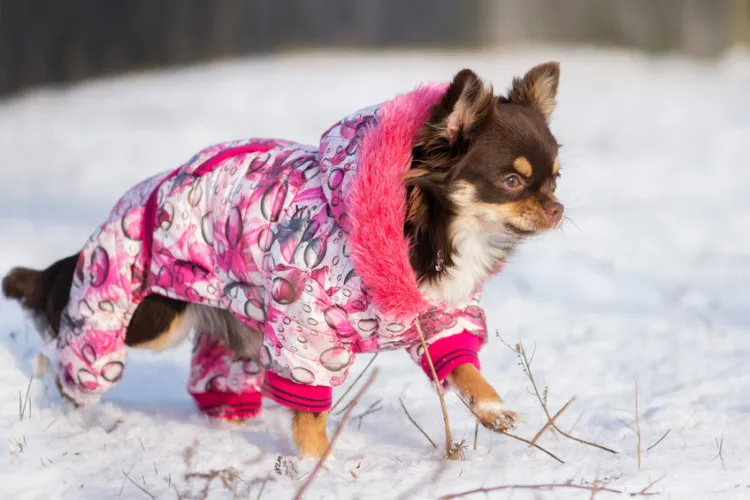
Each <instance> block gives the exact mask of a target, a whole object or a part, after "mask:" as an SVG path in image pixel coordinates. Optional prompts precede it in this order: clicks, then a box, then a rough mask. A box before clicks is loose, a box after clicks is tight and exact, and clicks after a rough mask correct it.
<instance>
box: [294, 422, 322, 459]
mask: <svg viewBox="0 0 750 500" xmlns="http://www.w3.org/2000/svg"><path fill="white" fill-rule="evenodd" d="M292 412H293V416H292V438H293V439H294V444H295V446H297V450H299V455H300V456H301V457H309V458H321V457H322V456H323V455H325V453H326V450H328V445H329V443H328V435H327V434H326V422H327V420H328V412H327V411H322V412H309V411H302V410H292Z"/></svg>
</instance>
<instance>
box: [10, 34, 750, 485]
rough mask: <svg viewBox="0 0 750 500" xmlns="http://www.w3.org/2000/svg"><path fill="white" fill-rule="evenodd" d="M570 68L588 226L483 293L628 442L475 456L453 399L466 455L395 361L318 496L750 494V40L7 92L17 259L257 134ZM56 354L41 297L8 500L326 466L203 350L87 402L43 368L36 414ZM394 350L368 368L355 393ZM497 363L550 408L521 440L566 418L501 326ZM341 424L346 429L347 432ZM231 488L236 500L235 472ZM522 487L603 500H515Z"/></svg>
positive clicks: (607, 432)
mask: <svg viewBox="0 0 750 500" xmlns="http://www.w3.org/2000/svg"><path fill="white" fill-rule="evenodd" d="M548 59H559V60H560V61H561V62H562V82H561V89H560V96H559V102H560V105H559V107H558V110H557V112H556V113H555V115H554V120H553V125H552V128H553V131H554V132H555V133H556V135H557V137H558V140H559V142H561V143H562V144H563V145H564V147H563V149H562V150H561V160H562V161H561V163H562V172H563V177H562V179H561V181H560V188H559V194H560V198H561V200H562V201H563V202H564V203H565V204H566V206H567V215H568V216H569V217H570V219H571V220H569V221H567V222H566V223H565V224H564V226H563V228H562V230H559V231H556V232H554V233H551V234H549V235H546V236H543V237H539V238H537V239H535V240H533V241H530V242H528V243H527V244H525V245H524V247H523V248H522V250H521V251H520V252H519V253H518V255H517V256H516V257H515V258H514V260H513V262H512V263H511V264H510V265H508V266H506V270H505V271H504V272H503V273H502V274H501V275H500V276H499V277H497V278H495V279H493V280H492V281H491V282H490V283H489V284H488V286H487V287H486V293H485V296H484V298H483V303H484V306H485V307H486V310H487V313H488V322H489V328H490V330H491V331H492V332H495V331H497V332H498V335H499V336H500V337H502V339H504V340H505V341H506V342H508V343H510V344H515V343H516V342H518V340H519V339H522V340H523V342H524V344H525V346H526V348H527V349H528V350H529V352H531V351H532V350H533V349H535V356H534V359H533V364H532V372H533V374H534V376H535V377H536V378H537V380H538V382H539V383H540V385H547V386H548V387H549V407H550V411H551V412H555V411H557V410H558V409H559V408H560V407H561V406H562V405H563V404H564V403H565V402H567V400H568V399H569V398H570V397H571V396H572V395H573V394H575V395H577V400H576V402H575V403H573V405H572V406H571V408H570V409H569V410H567V411H566V412H565V413H564V414H563V415H562V416H561V417H560V419H559V421H558V423H559V425H560V427H561V428H562V429H564V430H567V429H570V428H571V427H574V430H573V431H572V432H573V434H575V435H578V436H580V437H582V438H585V439H588V440H592V441H595V442H597V443H601V444H603V445H605V446H608V447H611V448H614V449H616V450H617V451H619V454H618V455H610V454H608V453H606V452H603V451H600V450H597V449H594V448H591V447H587V446H584V445H582V444H579V443H576V442H573V441H569V440H567V439H564V438H559V439H558V438H556V437H555V436H553V435H552V434H551V433H549V432H548V433H546V434H545V435H544V436H543V437H542V438H541V440H540V444H541V445H542V446H544V447H546V448H548V449H549V450H550V451H552V452H553V453H555V454H556V455H558V456H559V457H560V458H562V459H563V460H564V461H565V464H562V465H561V464H558V463H557V462H555V461H554V460H552V459H550V458H549V457H548V456H546V455H544V454H543V453H540V452H539V451H538V450H534V449H529V448H527V447H526V445H524V444H523V443H519V442H517V441H513V440H511V439H509V438H507V437H504V436H500V435H496V434H492V433H490V432H489V431H486V430H484V429H481V430H480V432H479V446H478V449H477V450H476V451H474V450H473V449H472V446H471V444H472V441H473V434H474V423H473V417H472V416H471V415H470V414H469V413H468V412H467V411H466V410H465V409H464V407H463V406H462V404H461V403H460V402H459V401H458V399H457V398H456V396H455V394H449V395H448V396H447V403H448V407H449V411H450V415H451V424H452V428H453V433H454V437H455V438H456V439H458V440H461V439H465V440H466V441H467V443H468V444H469V449H468V450H467V451H466V458H465V460H463V461H458V462H450V463H446V462H443V461H442V460H441V455H440V451H439V450H435V449H433V448H432V447H431V446H430V445H429V443H428V442H427V441H426V440H425V439H424V438H423V436H422V435H421V434H420V433H419V431H418V430H417V429H415V428H414V427H413V426H412V424H411V423H409V421H408V419H407V418H406V415H405V414H404V413H403V410H402V409H401V407H400V404H399V398H402V399H403V401H404V402H405V404H406V405H407V407H408V409H409V412H410V413H411V415H412V416H413V417H414V418H415V419H416V420H417V421H418V422H419V423H420V424H421V425H422V426H423V428H424V429H425V431H426V432H427V433H428V434H429V435H430V436H431V437H432V439H433V440H434V441H435V442H437V443H438V445H440V443H442V440H443V430H442V429H443V422H442V417H441V415H440V409H439V402H438V400H437V398H436V396H435V394H434V391H433V390H432V388H431V386H430V383H429V381H428V380H427V379H426V378H425V377H424V376H423V375H422V373H421V372H420V370H418V369H417V368H416V367H415V366H413V365H412V363H411V361H410V360H409V359H408V356H406V355H405V354H403V353H383V354H381V355H380V356H378V358H377V360H375V363H374V366H377V367H379V368H380V372H379V376H378V378H377V379H376V381H375V383H374V385H373V386H372V387H371V389H370V390H369V391H368V392H367V393H366V395H365V397H364V399H363V401H362V402H361V403H360V405H359V407H358V408H356V409H355V410H354V413H353V414H354V415H355V416H356V415H358V414H361V413H362V412H364V411H365V410H366V409H367V408H368V407H369V406H370V405H371V404H373V403H375V402H376V401H378V400H380V401H381V403H380V404H381V405H382V407H383V409H382V410H380V411H378V412H376V413H373V414H371V415H368V416H366V417H364V418H362V419H353V420H352V421H350V422H349V423H348V424H347V426H346V428H345V429H344V432H343V433H342V435H341V437H340V439H339V441H338V442H337V444H336V448H335V455H336V460H335V461H334V462H331V463H329V464H328V465H327V466H326V469H327V470H324V471H322V472H321V474H320V475H319V476H318V477H317V478H316V479H315V481H314V482H313V483H312V485H311V486H310V488H309V490H308V493H307V494H306V498H311V499H318V498H355V497H356V498H396V497H399V496H402V497H404V498H406V497H411V498H436V497H438V496H440V495H443V494H448V493H454V492H460V491H463V490H469V489H473V488H477V487H481V486H487V487H491V486H499V485H504V484H506V485H507V484H535V483H550V482H560V483H561V482H567V481H571V482H573V483H575V484H591V483H592V482H593V481H594V480H596V479H598V480H599V482H600V484H602V483H606V484H607V485H608V486H609V487H611V488H615V489H621V490H625V491H628V492H636V491H639V490H641V489H642V488H644V487H645V486H646V485H648V484H649V483H650V482H652V481H654V480H656V479H658V478H660V477H662V476H663V477H664V478H663V479H662V480H661V481H660V482H659V483H658V484H656V485H655V486H653V488H652V490H653V491H660V492H661V493H662V498H676V499H686V498H715V499H729V498H750V474H748V471H750V441H749V440H748V435H749V434H750V433H749V432H748V431H750V371H748V369H747V363H748V360H750V331H749V330H750V308H749V307H748V304H750V250H749V249H750V246H749V245H748V244H749V243H750V237H748V236H747V228H748V227H750V196H748V194H747V193H748V191H749V190H750V171H749V170H748V168H749V166H748V158H750V139H749V138H750V92H748V89H750V55H748V54H743V53H741V52H735V53H730V54H727V55H726V56H725V57H723V58H722V59H721V60H719V61H717V62H705V61H690V60H686V59H682V58H679V57H676V56H670V57H662V58H650V57H646V56H643V55H638V54H634V53H628V52H615V51H601V50H594V49H589V48H587V49H564V48H548V47H534V48H507V49H504V50H494V51H489V52H471V53H462V52H450V53H439V52H424V53H419V52H413V53H412V52H409V53H397V52H392V53H346V52H343V53H308V54H303V55H287V56H283V57H269V58H257V59H246V60H240V61H231V62H222V63H217V64H213V65H209V66H202V67H193V68H188V69H182V70H173V71H170V72H157V73H148V74H139V75H132V76H128V77H122V78H112V79H105V80H99V81H95V82H90V83H84V84H80V85H77V86H73V87H70V88H62V89H47V90H39V91H35V92H30V93H27V94H24V95H22V96H19V97H16V98H13V99H10V100H6V101H4V102H0V165H1V167H0V186H1V187H0V227H2V228H3V235H2V238H0V273H3V274H4V273H5V272H6V271H7V270H8V269H9V268H10V267H11V266H13V265H18V264H23V265H28V266H38V267H41V266H45V265H47V264H49V263H51V262H52V261H53V260H55V259H57V258H60V257H62V256H65V255H68V254H70V253H73V252H74V251H76V250H77V249H78V247H79V246H80V245H81V244H82V242H83V241H84V239H85V238H86V237H87V236H88V235H89V233H90V232H91V231H92V230H93V229H94V228H95V226H96V225H97V224H98V223H99V222H100V221H101V220H102V218H103V217H104V215H105V214H106V213H107V211H108V210H109V208H110V206H111V205H112V204H113V202H114V201H115V200H116V198H117V197H118V196H119V195H120V194H121V193H122V192H124V191H125V189H126V188H127V187H129V186H130V185H132V184H134V183H135V182H137V181H138V180H140V179H142V178H144V177H146V176H149V175H152V174H153V173H155V172H157V171H161V170H166V169H170V168H173V167H175V166H177V165H178V164H179V163H181V162H183V161H184V160H186V159H187V158H189V157H190V156H191V155H192V154H193V153H194V152H196V151H197V150H199V149H200V148H202V147H203V146H205V145H208V144H211V143H214V142H220V141H223V140H227V139H233V138H240V137H246V136H271V137H283V138H291V139H296V140H301V141H308V142H315V141H316V140H317V138H318V136H319V134H320V133H322V132H323V131H324V130H325V129H326V128H327V127H328V126H329V125H330V124H331V123H333V122H334V121H335V120H336V119H338V118H340V117H341V116H343V115H345V114H348V113H349V112H351V111H353V110H355V109H358V108H360V107H363V106H366V105H369V104H372V103H374V102H377V101H380V100H384V99H387V98H389V97H391V96H392V95H393V94H395V93H397V92H402V91H405V90H408V89H410V88H412V87H413V86H415V85H416V84H417V83H418V82H420V81H430V80H432V81H438V80H445V79H447V78H449V77H450V76H451V75H452V74H453V73H455V72H456V71H457V70H459V69H461V68H462V67H471V68H474V69H475V70H477V71H478V72H479V73H480V74H481V75H482V76H484V77H485V78H487V79H488V80H491V81H492V82H493V83H494V84H495V87H496V88H497V89H503V88H505V87H506V86H507V85H508V83H509V81H510V78H511V76H513V75H516V74H519V73H521V72H523V71H525V70H526V69H528V68H529V67H530V66H531V65H533V64H535V63H538V62H542V61H545V60H548ZM40 347H41V343H40V340H39V338H38V336H37V335H36V333H35V332H34V331H33V327H32V325H31V323H30V321H28V320H27V319H24V317H23V316H22V314H21V313H20V310H19V308H18V307H17V306H16V305H15V304H11V303H10V302H7V301H0V433H1V435H2V438H3V439H4V441H5V442H6V443H7V451H5V450H3V452H2V453H0V464H1V465H0V498H13V499H37V498H44V499H48V498H91V499H100V498H135V499H138V498H147V495H146V493H144V492H143V491H142V490H140V489H139V488H138V487H136V486H135V485H134V484H133V482H135V483H137V484H138V486H139V487H141V488H143V489H145V490H146V491H148V492H149V493H150V494H152V495H154V496H156V497H158V498H175V497H176V496H177V491H180V492H183V493H187V492H193V493H198V492H199V490H200V489H201V487H202V481H201V480H199V479H194V480H192V482H190V483H189V482H188V481H187V480H186V478H185V477H184V475H185V473H186V472H187V468H188V462H189V467H190V470H192V471H198V472H207V471H209V470H211V469H216V470H221V469H225V468H230V467H233V468H235V469H236V470H237V474H238V476H239V478H241V480H242V481H244V482H246V483H248V484H250V485H251V490H252V491H251V494H250V496H249V497H250V498H257V497H258V496H259V495H262V498H265V499H275V498H290V497H291V496H292V494H293V493H294V492H295V491H296V489H297V488H298V487H299V486H300V484H301V482H302V481H303V480H304V478H305V475H306V474H307V473H309V471H310V470H311V469H312V464H311V463H310V462H309V461H298V460H297V459H295V458H294V450H293V449H292V446H291V442H290V429H289V427H290V422H289V418H288V415H287V414H286V412H285V411H284V410H283V409H281V408H279V407H274V406H271V405H269V407H268V408H267V409H266V413H265V414H264V416H263V418H262V419H261V420H260V421H258V422H255V423H253V424H252V425H248V426H246V427H237V426H217V425H215V424H211V423H209V422H206V421H204V420H203V419H202V418H200V417H199V416H198V415H197V414H196V412H195V410H194V408H193V405H192V402H191V400H190V399H189V396H188V395H187V393H186V392H185V384H186V381H187V373H188V360H189V350H190V347H189V345H182V346H180V347H179V348H177V349H175V350H172V351H168V352H166V353H162V354H158V355H154V354H151V353H148V352H139V351H131V352H130V359H129V365H128V368H127V370H126V372H125V377H124V378H123V380H122V381H121V382H120V384H119V385H118V386H117V387H116V388H115V389H114V390H112V391H111V392H109V393H108V394H107V395H106V396H105V397H104V400H103V402H102V403H100V404H99V405H97V406H95V407H92V408H90V409H87V410H75V411H74V410H70V409H69V408H67V407H66V406H65V404H63V403H62V402H61V401H60V399H59V397H58V396H57V393H56V390H55V388H54V386H53V385H52V384H51V380H50V377H49V375H48V376H47V377H46V378H44V377H38V378H36V379H34V381H33V382H32V384H31V392H30V403H29V406H30V409H28V408H27V410H26V414H25V417H24V418H23V420H21V418H20V415H19V408H18V405H19V391H20V392H21V393H23V394H24V395H25V394H26V388H27V386H28V384H29V378H30V377H31V375H32V373H33V367H34V365H35V356H36V354H37V353H38V352H39V349H40ZM369 359H370V356H361V357H360V358H359V359H358V361H357V364H356V366H355V367H354V369H353V371H352V374H351V375H350V378H349V380H348V381H347V384H348V383H351V381H353V380H354V377H355V376H356V374H357V373H358V372H359V371H361V370H362V369H363V368H364V366H365V364H366V363H367V361H368V360H369ZM481 360H482V363H483V373H484V374H485V376H486V378H487V379H488V380H489V381H490V382H491V383H492V384H493V385H494V386H495V388H496V389H497V390H498V391H499V392H500V394H501V395H502V396H503V398H504V399H505V401H506V405H507V407H508V408H509V409H512V410H514V411H518V412H519V413H520V414H521V415H522V417H523V418H524V419H525V421H524V422H523V423H521V424H520V426H519V428H518V429H517V433H518V434H519V435H522V436H525V437H527V438H531V437H532V436H533V435H534V434H535V433H536V431H537V430H538V429H539V428H540V427H541V426H542V424H544V422H545V419H544V416H543V413H542V411H541V408H540V406H539V403H538V402H537V401H536V399H535V397H534V396H533V395H531V394H530V393H529V392H528V391H529V388H530V384H529V381H528V379H527V378H526V375H525V374H524V372H523V371H522V369H521V368H520V367H519V366H517V359H516V357H515V355H514V353H513V352H511V350H509V349H508V348H507V347H506V346H504V345H503V343H502V342H501V341H500V339H498V338H495V335H494V334H493V335H492V336H491V339H490V342H489V344H488V346H487V347H486V348H485V349H484V350H483V352H482V353H481ZM636 381H637V382H638V389H639V401H638V402H639V413H640V429H641V434H642V445H643V446H642V447H643V453H642V469H641V470H640V471H639V470H638V465H637V452H636V442H637V439H636V434H635V432H634V431H633V430H631V428H634V427H635V383H636ZM344 389H345V387H342V388H339V389H337V391H336V392H335V394H334V398H336V397H338V396H339V395H341V394H342V393H343V390H344ZM29 412H30V413H29ZM340 419H341V416H340V415H338V416H333V417H332V418H331V419H330V421H329V432H331V431H332V430H333V429H334V427H335V426H336V425H337V423H338V422H339V421H340ZM667 431H669V434H668V435H667V436H666V438H664V439H663V441H661V442H660V443H659V444H658V445H656V446H654V447H653V448H652V449H650V450H649V449H647V448H648V447H650V446H651V445H652V444H654V443H655V442H656V441H657V440H658V439H659V438H660V437H661V436H662V435H663V434H664V433H665V432H667ZM720 444H721V446H719V445H720ZM190 447H191V448H192V449H193V450H194V454H193V456H192V457H191V459H190V460H189V461H186V456H185V451H186V449H188V448H190ZM719 447H720V448H721V454H720V455H719ZM279 457H280V458H279ZM277 471H278V472H280V473H281V474H279V473H277ZM125 474H127V475H128V477H125ZM264 478H268V480H267V481H265V486H261V484H262V483H263V481H264ZM130 479H132V482H131V480H130ZM253 481H255V483H253ZM229 482H231V480H230V481H229ZM234 482H235V484H237V485H238V491H239V492H240V494H241V497H243V498H244V497H247V487H246V486H245V484H243V483H242V482H240V481H234ZM191 485H192V487H191ZM209 493H210V498H231V496H232V494H231V493H230V491H229V490H228V489H226V488H224V487H223V486H222V485H221V481H220V479H216V480H215V481H214V482H213V483H212V485H211V487H210V490H209ZM511 494H512V496H513V498H516V499H519V498H521V499H525V498H561V499H566V498H588V497H589V493H588V492H586V491H576V490H556V491H553V492H540V491H515V492H509V491H500V492H496V493H493V494H490V496H489V497H490V498H509V497H510V496H511ZM599 495H600V496H602V497H605V495H607V494H605V493H599ZM609 496H611V495H609ZM477 498H483V497H482V496H481V495H480V496H477Z"/></svg>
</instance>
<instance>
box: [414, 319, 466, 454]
mask: <svg viewBox="0 0 750 500" xmlns="http://www.w3.org/2000/svg"><path fill="white" fill-rule="evenodd" d="M415 325H416V327H417V333H419V341H420V342H421V343H422V349H423V350H424V356H425V358H426V359H427V363H428V364H429V365H430V372H431V373H432V381H433V382H434V383H435V390H436V391H437V393H438V398H440V408H441V409H442V410H443V423H445V457H446V458H447V459H449V460H458V459H460V458H461V447H460V446H454V445H453V439H451V424H450V421H449V420H448V408H447V407H446V406H445V396H444V395H443V387H442V385H441V384H440V380H439V379H438V376H437V372H436V371H435V365H434V364H433V363H432V356H430V351H429V349H427V341H426V340H425V338H424V333H422V325H421V324H420V322H419V318H417V320H416V321H415Z"/></svg>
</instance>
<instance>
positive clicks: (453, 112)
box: [429, 69, 494, 147]
mask: <svg viewBox="0 0 750 500" xmlns="http://www.w3.org/2000/svg"><path fill="white" fill-rule="evenodd" d="M493 99H494V95H493V93H492V89H491V88H489V87H487V86H486V85H485V84H484V83H483V82H482V80H481V79H480V78H479V77H478V76H477V75H476V73H474V72H473V71H471V70H470V69H463V70H461V71H459V72H458V73H457V74H456V76H454V77H453V81H452V82H451V84H450V86H449V87H448V90H446V92H445V95H443V98H442V100H441V101H440V103H439V104H438V105H437V106H435V108H433V113H432V117H431V119H430V121H429V123H430V124H431V125H432V127H433V130H436V131H438V133H439V135H440V136H441V137H442V138H443V139H445V140H447V141H448V143H449V144H450V145H451V146H453V147H456V146H460V145H461V143H462V142H465V141H468V140H469V139H470V137H471V133H472V132H473V131H474V129H475V128H476V126H477V125H479V123H480V122H481V121H482V120H483V119H484V118H485V117H486V116H487V115H488V113H490V112H491V110H492V102H493Z"/></svg>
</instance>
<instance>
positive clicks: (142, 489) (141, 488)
mask: <svg viewBox="0 0 750 500" xmlns="http://www.w3.org/2000/svg"><path fill="white" fill-rule="evenodd" d="M122 475H123V476H125V477H126V478H127V480H128V481H130V482H131V483H133V486H135V487H136V488H138V489H139V490H141V491H142V492H143V493H145V494H146V495H148V496H149V497H151V498H156V497H155V496H154V495H152V494H151V493H150V492H149V491H148V490H146V489H145V488H143V487H142V486H141V485H140V484H138V483H136V482H135V481H133V478H132V477H130V476H129V475H128V473H127V472H125V471H122Z"/></svg>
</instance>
